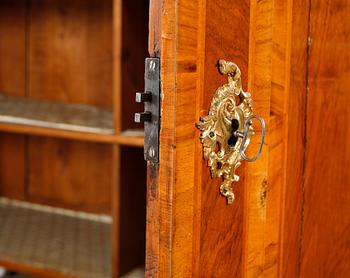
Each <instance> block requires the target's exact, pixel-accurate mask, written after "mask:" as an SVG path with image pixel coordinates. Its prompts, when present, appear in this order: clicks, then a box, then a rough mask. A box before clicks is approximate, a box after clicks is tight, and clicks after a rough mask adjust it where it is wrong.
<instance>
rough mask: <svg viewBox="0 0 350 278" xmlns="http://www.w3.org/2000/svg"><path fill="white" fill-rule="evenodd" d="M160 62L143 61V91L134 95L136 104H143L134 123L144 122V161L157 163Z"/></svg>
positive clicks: (153, 60) (157, 60)
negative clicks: (143, 107) (142, 108)
mask: <svg viewBox="0 0 350 278" xmlns="http://www.w3.org/2000/svg"><path fill="white" fill-rule="evenodd" d="M159 68H160V60H159V58H146V61H145V90H144V92H142V93H136V102H144V105H145V109H144V112H142V113H135V122H138V123H141V122H144V128H145V143H144V157H145V160H147V161H151V162H154V163H157V162H158V161H159V129H160V109H159V106H160V90H159V88H160V84H159V83H160V78H159Z"/></svg>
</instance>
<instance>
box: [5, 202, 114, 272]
mask: <svg viewBox="0 0 350 278" xmlns="http://www.w3.org/2000/svg"><path fill="white" fill-rule="evenodd" d="M0 226H1V232H0V265H3V266H5V267H8V268H9V269H11V270H14V271H19V272H21V271H23V272H26V273H28V274H32V275H39V274H41V275H43V274H45V276H47V277H61V276H63V275H64V276H65V277H100V278H104V277H106V278H107V277H108V278H109V277H111V264H110V261H111V219H110V217H107V216H99V215H94V214H87V213H81V212H75V211H70V210H63V209H56V208H51V207H47V206H40V205H33V204H30V203H26V202H18V201H11V200H9V199H5V198H0ZM50 275H51V276H50Z"/></svg>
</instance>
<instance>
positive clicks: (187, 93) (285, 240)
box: [146, 0, 308, 277]
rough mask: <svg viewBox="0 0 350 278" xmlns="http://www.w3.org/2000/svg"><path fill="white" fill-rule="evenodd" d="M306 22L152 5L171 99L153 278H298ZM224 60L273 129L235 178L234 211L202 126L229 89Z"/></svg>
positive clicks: (198, 6)
mask: <svg viewBox="0 0 350 278" xmlns="http://www.w3.org/2000/svg"><path fill="white" fill-rule="evenodd" d="M307 14H308V6H307V5H305V4H303V3H302V1H296V0H295V1H292V0H290V1H284V0H278V1H277V0H276V1H272V0H268V1H249V0H234V1H233V0H191V1H188V0H178V1H172V0H152V1H151V6H150V35H149V52H150V55H151V56H152V57H159V58H160V61H161V62H160V64H161V66H160V68H161V93H162V98H161V99H162V101H161V129H160V159H159V163H148V195H147V251H146V275H147V276H148V277H241V276H248V277H258V276H260V275H270V276H272V277H273V276H277V275H278V273H279V272H281V271H282V272H283V275H282V276H281V277H295V276H296V272H295V271H297V264H298V263H297V256H298V244H296V243H297V242H298V240H299V231H300V219H299V218H300V217H301V214H299V213H295V212H298V211H300V200H301V195H300V194H301V191H300V190H299V189H300V184H301V179H302V158H303V138H304V137H303V133H304V128H303V125H304V118H303V117H304V104H305V102H304V98H305V88H306V81H305V69H306V42H307V30H308V28H307V26H308V25H307V24H308V22H307V20H308V17H307ZM292 38H297V39H295V40H294V41H293V44H292V43H291V42H292ZM219 59H225V60H228V61H232V62H234V63H236V64H237V65H238V67H239V68H240V71H241V79H242V86H243V90H244V91H249V92H251V96H252V100H253V107H254V113H255V114H259V115H260V116H261V117H262V118H263V119H264V120H265V123H266V127H267V128H266V136H265V143H264V146H263V150H262V154H261V156H260V157H259V159H258V160H257V161H255V162H253V163H248V162H246V161H243V160H242V164H241V166H240V167H239V168H238V169H237V172H236V173H237V175H239V177H240V179H239V181H237V182H234V183H233V184H234V188H233V192H234V195H235V199H234V201H233V203H232V204H228V203H227V198H225V197H223V196H222V195H221V194H220V190H219V188H220V185H221V184H222V182H223V180H222V179H221V178H212V177H211V174H210V170H209V168H208V165H207V161H206V160H205V159H203V148H202V143H201V141H200V139H199V138H200V131H199V130H198V128H197V127H196V123H197V122H198V121H199V119H200V117H201V116H203V115H207V114H208V113H209V110H210V107H211V101H212V99H213V96H214V94H215V92H216V90H217V89H218V88H219V87H220V86H222V85H224V84H226V83H227V82H228V76H227V75H225V74H220V73H219V71H218V68H217V61H218V60H219ZM300 88H302V89H300ZM288 115H289V116H290V115H292V116H293V121H289V122H288V121H287V118H288V117H287V116H288ZM256 131H257V132H256V133H257V135H259V128H256ZM287 135H288V136H287ZM257 138H258V137H257ZM258 141H259V140H256V139H254V140H252V141H251V144H250V145H249V148H251V150H252V149H255V150H256V148H257V147H258V144H259V142H258ZM291 166H292V167H293V171H287V169H288V168H290V167H291ZM218 167H220V166H218ZM287 181H288V186H286V185H287Z"/></svg>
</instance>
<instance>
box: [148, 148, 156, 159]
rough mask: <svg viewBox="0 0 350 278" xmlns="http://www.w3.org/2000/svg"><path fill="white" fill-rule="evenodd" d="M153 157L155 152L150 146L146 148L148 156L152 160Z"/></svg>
mask: <svg viewBox="0 0 350 278" xmlns="http://www.w3.org/2000/svg"><path fill="white" fill-rule="evenodd" d="M155 155H156V151H155V150H154V148H153V147H152V146H150V147H149V148H148V156H149V157H151V158H153V157H155Z"/></svg>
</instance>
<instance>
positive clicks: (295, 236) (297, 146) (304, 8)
mask: <svg viewBox="0 0 350 278" xmlns="http://www.w3.org/2000/svg"><path fill="white" fill-rule="evenodd" d="M290 2H291V3H292V6H291V7H289V9H290V13H291V15H292V16H291V18H290V33H289V36H290V46H289V47H290V67H288V69H287V72H288V74H289V83H290V85H289V95H288V97H287V98H288V100H287V102H288V103H287V107H286V112H287V119H288V126H287V132H286V133H285V138H286V139H285V144H286V150H285V157H286V162H285V163H286V172H285V182H284V189H283V197H282V200H281V209H282V219H281V236H280V237H281V238H280V241H281V246H280V248H281V249H280V256H279V259H280V265H279V276H280V277H297V276H298V272H299V263H300V257H299V249H300V233H301V221H302V211H301V209H302V186H303V182H304V180H303V179H304V176H303V175H304V158H305V157H304V155H305V129H306V127H305V106H306V90H307V89H306V88H307V36H308V24H309V5H308V4H305V1H304V0H293V1H290ZM279 127H280V126H279Z"/></svg>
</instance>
